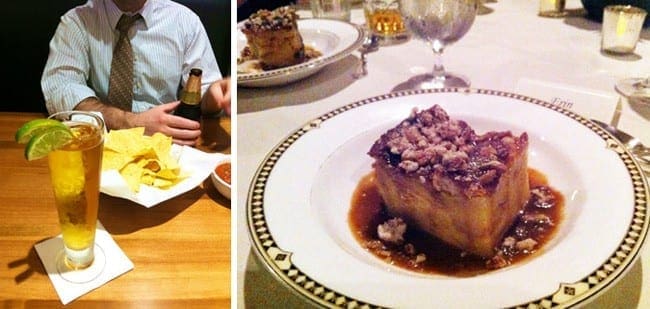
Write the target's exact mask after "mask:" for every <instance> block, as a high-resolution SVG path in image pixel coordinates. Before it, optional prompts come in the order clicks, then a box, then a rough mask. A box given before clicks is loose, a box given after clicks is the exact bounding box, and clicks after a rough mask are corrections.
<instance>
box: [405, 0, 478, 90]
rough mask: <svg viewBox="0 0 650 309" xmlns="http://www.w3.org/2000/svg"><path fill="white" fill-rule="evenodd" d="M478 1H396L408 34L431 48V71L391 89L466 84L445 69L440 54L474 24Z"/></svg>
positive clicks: (464, 85) (458, 76) (461, 85)
mask: <svg viewBox="0 0 650 309" xmlns="http://www.w3.org/2000/svg"><path fill="white" fill-rule="evenodd" d="M479 2H480V0H400V1H399V4H400V6H399V8H400V12H401V14H402V18H403V19H404V23H405V24H406V27H407V28H408V29H409V30H410V31H411V34H412V35H413V36H414V37H416V38H418V39H420V40H423V41H425V42H426V43H427V45H429V47H430V48H431V49H432V50H433V54H434V56H435V57H434V66H433V71H432V72H431V73H427V74H423V75H418V76H415V77H413V78H411V79H409V80H408V81H406V82H404V83H402V84H400V85H398V86H397V87H395V88H394V89H393V90H394V91H398V90H408V89H430V88H445V87H469V85H470V82H469V80H468V79H467V78H465V77H463V76H461V75H456V74H453V73H450V72H447V71H446V70H445V68H444V66H443V63H442V53H443V51H444V49H445V47H447V46H448V45H450V44H452V43H454V42H456V41H458V40H459V39H460V38H462V37H463V36H464V35H465V33H467V31H468V30H469V28H470V27H471V26H472V24H473V23H474V18H475V17H476V13H477V11H478V8H479Z"/></svg>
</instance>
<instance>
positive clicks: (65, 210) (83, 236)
mask: <svg viewBox="0 0 650 309" xmlns="http://www.w3.org/2000/svg"><path fill="white" fill-rule="evenodd" d="M49 118H50V119H55V120H58V121H61V122H63V124H65V125H66V126H67V127H69V128H70V130H71V131H72V133H73V136H74V138H73V139H72V140H71V141H70V142H69V143H67V144H66V145H65V146H63V147H62V148H60V149H57V150H54V151H52V152H50V153H49V155H48V161H49V162H48V163H49V168H50V177H51V179H52V187H53V189H54V199H55V202H56V208H57V212H58V214H59V224H60V226H61V232H62V234H63V244H64V253H63V254H59V257H58V258H57V259H58V261H57V269H58V270H59V273H60V274H61V275H62V276H64V277H65V274H66V273H69V272H73V271H75V270H81V269H87V268H89V267H90V266H91V265H92V264H93V261H94V260H95V229H96V226H97V210H98V207H99V179H100V172H101V166H102V150H103V147H104V126H105V125H104V121H103V120H102V118H101V117H99V116H97V115H95V114H93V113H87V112H80V111H68V112H60V113H56V114H53V115H51V116H50V117H49ZM102 266H103V265H102Z"/></svg>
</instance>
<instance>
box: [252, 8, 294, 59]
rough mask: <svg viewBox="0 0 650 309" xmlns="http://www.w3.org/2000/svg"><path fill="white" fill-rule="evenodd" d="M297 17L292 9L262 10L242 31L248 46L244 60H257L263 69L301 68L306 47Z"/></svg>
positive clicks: (254, 15) (255, 14)
mask: <svg viewBox="0 0 650 309" xmlns="http://www.w3.org/2000/svg"><path fill="white" fill-rule="evenodd" d="M297 20H298V15H297V14H296V12H295V9H293V8H292V7H290V6H283V7H279V8H277V9H275V10H272V11H269V10H259V11H257V12H256V13H254V14H252V15H251V16H250V17H249V18H248V19H247V20H246V21H245V22H244V25H243V27H242V32H243V33H244V35H245V36H246V40H247V41H248V45H247V47H246V49H245V50H244V51H242V59H258V60H259V61H260V62H261V64H262V66H263V68H264V69H275V68H281V67H286V66H290V65H294V64H298V63H301V62H303V61H304V59H305V46H304V44H303V41H302V36H300V33H299V32H298V23H297Z"/></svg>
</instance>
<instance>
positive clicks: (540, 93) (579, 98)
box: [516, 78, 618, 123]
mask: <svg viewBox="0 0 650 309" xmlns="http://www.w3.org/2000/svg"><path fill="white" fill-rule="evenodd" d="M612 89H613V88H612ZM516 91H517V93H520V94H523V95H526V96H529V97H532V98H536V99H540V100H544V101H546V102H549V103H552V104H554V105H557V106H560V107H563V108H565V109H568V110H571V111H573V112H575V113H577V114H580V115H582V116H584V117H586V118H588V119H591V118H595V119H598V120H601V121H604V122H606V123H609V122H610V120H611V118H612V116H613V115H614V113H615V110H616V103H617V101H618V96H617V95H616V93H615V92H614V91H612V92H611V93H609V92H603V91H598V90H594V89H586V88H581V87H575V86H570V85H564V84H555V83H550V82H546V81H539V80H532V79H527V78H523V79H521V80H519V82H518V83H517V90H516Z"/></svg>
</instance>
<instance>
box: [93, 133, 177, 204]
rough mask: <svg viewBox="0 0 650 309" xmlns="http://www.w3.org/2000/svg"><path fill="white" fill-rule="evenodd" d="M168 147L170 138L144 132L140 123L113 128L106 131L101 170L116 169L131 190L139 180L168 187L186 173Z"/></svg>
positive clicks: (164, 187) (139, 183)
mask: <svg viewBox="0 0 650 309" xmlns="http://www.w3.org/2000/svg"><path fill="white" fill-rule="evenodd" d="M171 150H172V138H171V137H169V136H165V135H164V134H161V133H155V134H154V135H153V136H146V135H144V128H142V127H138V128H132V129H125V130H112V131H110V132H109V133H108V134H107V135H106V139H105V143H104V158H103V163H102V170H111V169H115V170H118V171H119V172H120V174H121V175H122V177H123V178H124V180H125V181H126V183H127V185H128V186H129V189H131V190H132V191H134V192H139V190H140V185H141V184H144V185H149V186H154V187H158V188H161V189H168V188H170V187H172V186H173V185H175V184H177V183H179V182H180V181H181V180H183V179H185V178H186V177H187V176H186V175H181V168H180V165H179V164H178V160H177V159H175V158H174V157H173V156H172V154H171Z"/></svg>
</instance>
